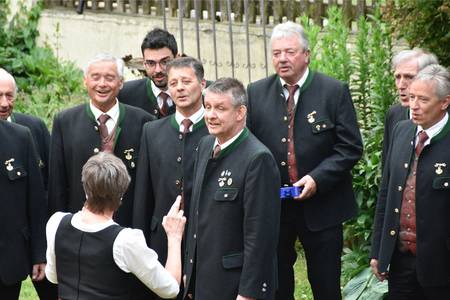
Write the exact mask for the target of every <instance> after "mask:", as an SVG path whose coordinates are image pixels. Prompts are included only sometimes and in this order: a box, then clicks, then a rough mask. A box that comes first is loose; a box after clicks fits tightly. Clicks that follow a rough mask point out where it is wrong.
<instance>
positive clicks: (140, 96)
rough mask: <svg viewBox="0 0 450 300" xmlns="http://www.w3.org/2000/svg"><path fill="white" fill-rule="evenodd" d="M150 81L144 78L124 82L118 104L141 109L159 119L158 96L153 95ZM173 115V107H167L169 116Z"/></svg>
mask: <svg viewBox="0 0 450 300" xmlns="http://www.w3.org/2000/svg"><path fill="white" fill-rule="evenodd" d="M150 81H151V80H150V79H149V78H147V77H146V78H142V79H137V80H131V81H127V82H125V83H124V85H123V88H122V89H121V90H120V92H119V95H118V96H117V98H118V99H119V102H121V103H125V104H128V105H131V106H136V107H139V108H142V109H143V110H145V111H146V112H148V113H149V114H151V115H153V116H155V117H156V118H158V119H159V118H162V117H163V116H161V115H160V113H159V106H158V101H157V100H156V97H157V96H158V95H154V94H153V91H152V86H151V83H150ZM173 113H175V105H172V106H171V107H169V114H173Z"/></svg>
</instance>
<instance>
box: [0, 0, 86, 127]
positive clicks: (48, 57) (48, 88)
mask: <svg viewBox="0 0 450 300" xmlns="http://www.w3.org/2000/svg"><path fill="white" fill-rule="evenodd" d="M19 5H20V8H19V11H18V12H17V13H16V14H15V15H14V16H12V18H11V20H8V19H7V15H8V13H9V3H8V1H6V0H0V41H1V45H2V47H1V48H0V67H2V68H4V69H6V70H7V71H8V72H10V73H11V74H12V75H13V76H14V78H15V80H16V83H17V87H18V89H19V94H18V97H17V100H16V108H15V110H17V111H21V112H25V113H30V114H32V115H35V116H38V117H41V118H43V119H44V121H45V122H46V124H47V125H48V126H50V125H51V122H52V119H53V116H54V115H55V114H56V112H58V111H60V110H61V109H63V108H65V107H67V106H70V105H73V104H75V103H79V102H80V101H82V100H83V98H84V91H83V88H82V80H81V79H82V73H81V70H80V69H78V68H77V67H76V66H75V65H74V64H73V63H71V62H64V61H59V60H58V58H57V57H56V56H55V55H54V53H53V51H52V50H51V48H50V47H48V46H44V47H39V46H37V44H36V38H37V37H38V35H39V32H38V30H37V26H38V21H39V16H40V13H41V11H42V2H41V1H38V2H37V3H36V4H35V5H34V6H33V7H31V8H30V9H28V8H27V7H26V6H25V5H24V4H23V2H19Z"/></svg>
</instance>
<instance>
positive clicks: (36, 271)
mask: <svg viewBox="0 0 450 300" xmlns="http://www.w3.org/2000/svg"><path fill="white" fill-rule="evenodd" d="M44 277H45V264H35V265H33V271H32V273H31V279H33V281H41V280H42V279H44Z"/></svg>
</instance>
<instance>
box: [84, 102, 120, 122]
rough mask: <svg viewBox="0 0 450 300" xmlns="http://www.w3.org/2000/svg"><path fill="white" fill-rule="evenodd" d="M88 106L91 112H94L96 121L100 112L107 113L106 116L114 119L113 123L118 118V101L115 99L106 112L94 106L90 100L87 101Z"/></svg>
mask: <svg viewBox="0 0 450 300" xmlns="http://www.w3.org/2000/svg"><path fill="white" fill-rule="evenodd" d="M89 107H90V108H91V111H92V113H93V114H94V117H95V120H96V121H97V122H98V117H100V115H102V114H108V116H109V117H110V118H111V119H112V120H113V121H114V124H116V123H117V121H118V120H119V101H118V100H117V99H116V103H115V104H114V106H113V107H111V108H110V109H109V110H108V111H107V112H102V111H101V110H100V109H98V108H97V107H95V105H93V104H92V101H90V102H89Z"/></svg>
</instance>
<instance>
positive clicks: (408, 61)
mask: <svg viewBox="0 0 450 300" xmlns="http://www.w3.org/2000/svg"><path fill="white" fill-rule="evenodd" d="M437 63H438V60H437V58H436V56H435V55H434V54H432V53H427V52H425V51H423V50H422V49H418V48H415V49H412V50H403V51H400V52H399V53H397V54H396V55H395V56H394V57H393V58H392V69H393V70H394V78H395V86H396V88H397V93H398V100H399V103H397V104H394V105H392V106H391V107H390V108H389V110H388V112H387V113H386V118H385V121H384V137H383V152H382V154H381V161H382V166H384V161H385V158H386V155H387V153H388V151H389V141H390V138H391V136H392V131H393V130H394V127H395V125H397V123H398V122H400V121H402V120H408V119H409V118H410V114H409V95H408V88H409V85H410V83H411V81H412V79H413V78H414V76H416V74H417V73H418V72H419V71H420V70H422V69H423V68H425V67H426V66H428V65H431V64H437Z"/></svg>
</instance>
